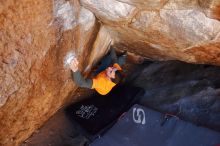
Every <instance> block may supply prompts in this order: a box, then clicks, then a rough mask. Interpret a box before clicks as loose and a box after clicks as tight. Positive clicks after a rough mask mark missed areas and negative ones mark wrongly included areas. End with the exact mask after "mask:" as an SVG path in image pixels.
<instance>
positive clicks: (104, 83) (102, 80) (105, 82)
mask: <svg viewBox="0 0 220 146" xmlns="http://www.w3.org/2000/svg"><path fill="white" fill-rule="evenodd" d="M113 67H115V68H117V69H118V70H122V69H121V67H120V66H119V64H117V63H115V64H114V65H113ZM92 81H93V84H92V89H95V90H96V91H97V92H98V93H99V94H101V95H106V94H108V93H109V92H110V91H111V90H112V88H113V87H114V86H115V85H116V84H115V83H113V82H112V81H111V80H109V79H108V77H107V75H106V71H105V70H104V71H102V72H101V73H99V74H98V75H97V76H96V77H95V78H94V79H92Z"/></svg>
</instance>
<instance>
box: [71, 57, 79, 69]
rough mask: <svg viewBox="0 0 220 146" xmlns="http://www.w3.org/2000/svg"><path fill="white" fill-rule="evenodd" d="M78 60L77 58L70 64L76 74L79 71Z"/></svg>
mask: <svg viewBox="0 0 220 146" xmlns="http://www.w3.org/2000/svg"><path fill="white" fill-rule="evenodd" d="M78 64H79V62H78V60H77V59H76V58H74V59H73V60H72V61H71V63H70V69H71V70H72V71H73V72H76V71H77V70H78Z"/></svg>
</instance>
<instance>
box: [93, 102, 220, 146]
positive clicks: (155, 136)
mask: <svg viewBox="0 0 220 146" xmlns="http://www.w3.org/2000/svg"><path fill="white" fill-rule="evenodd" d="M164 120H165V121H164ZM219 144H220V133H218V132H215V131H212V130H210V129H207V128H203V127H197V126H195V125H193V124H191V123H188V122H185V121H182V120H180V119H178V118H176V117H171V118H168V119H167V120H166V119H164V114H161V113H159V112H156V111H153V110H150V109H148V108H146V107H142V106H140V105H134V106H133V107H132V108H131V109H130V110H129V111H128V112H127V113H126V114H125V115H124V116H123V117H122V118H120V120H119V121H118V122H117V123H116V124H115V125H114V126H113V127H112V128H111V129H110V130H109V131H108V132H106V133H105V134H104V136H103V137H101V138H98V139H96V140H95V141H94V142H93V143H92V144H91V146H219Z"/></svg>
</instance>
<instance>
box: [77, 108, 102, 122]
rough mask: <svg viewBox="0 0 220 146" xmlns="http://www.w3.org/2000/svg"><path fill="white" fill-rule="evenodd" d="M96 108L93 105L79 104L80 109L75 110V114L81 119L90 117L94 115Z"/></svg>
mask: <svg viewBox="0 0 220 146" xmlns="http://www.w3.org/2000/svg"><path fill="white" fill-rule="evenodd" d="M97 111H98V108H97V107H95V106H94V105H81V107H80V109H79V110H77V111H76V115H78V116H79V117H81V118H83V119H89V118H90V117H93V116H95V114H96V112H97Z"/></svg>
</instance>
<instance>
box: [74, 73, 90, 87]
mask: <svg viewBox="0 0 220 146" xmlns="http://www.w3.org/2000/svg"><path fill="white" fill-rule="evenodd" d="M72 79H73V80H74V82H75V83H76V84H77V85H78V86H79V87H84V88H90V89H91V88H92V79H84V78H83V76H82V74H81V73H80V71H79V70H77V71H76V72H73V71H72Z"/></svg>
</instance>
